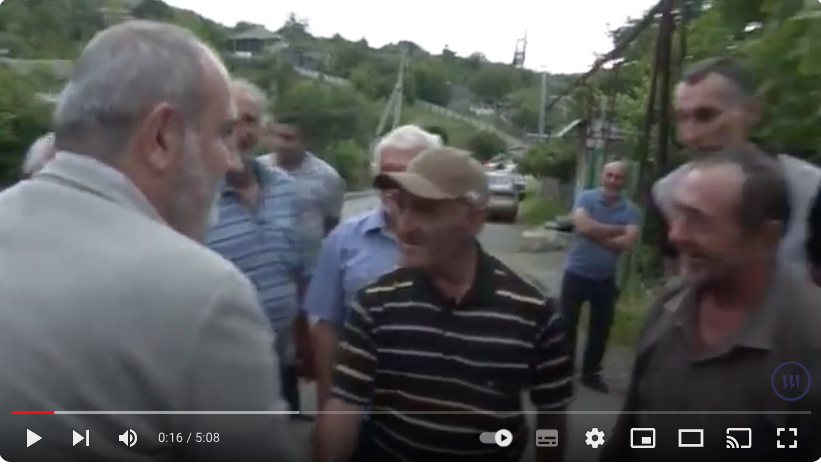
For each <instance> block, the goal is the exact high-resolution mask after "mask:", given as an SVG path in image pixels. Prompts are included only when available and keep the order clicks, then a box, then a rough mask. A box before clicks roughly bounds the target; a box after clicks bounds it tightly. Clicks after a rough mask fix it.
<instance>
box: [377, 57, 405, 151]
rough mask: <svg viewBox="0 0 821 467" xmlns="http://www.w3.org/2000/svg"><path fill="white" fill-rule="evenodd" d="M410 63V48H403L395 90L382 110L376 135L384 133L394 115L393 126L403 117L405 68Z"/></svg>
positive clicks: (397, 124)
mask: <svg viewBox="0 0 821 467" xmlns="http://www.w3.org/2000/svg"><path fill="white" fill-rule="evenodd" d="M407 64H408V49H407V48H404V49H403V50H402V58H401V59H400V60H399V71H398V72H397V73H396V84H395V85H394V86H393V91H392V92H391V95H390V97H388V102H386V103H385V110H384V111H383V112H382V117H381V118H380V119H379V126H378V127H377V128H376V136H380V135H382V133H384V132H385V127H386V126H387V124H388V119H389V118H390V117H391V116H392V117H393V119H392V120H391V124H392V126H391V128H396V127H397V126H399V122H400V120H401V119H402V102H403V101H404V100H405V96H404V94H405V69H406V68H407V66H408V65H407Z"/></svg>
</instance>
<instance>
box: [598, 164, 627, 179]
mask: <svg viewBox="0 0 821 467" xmlns="http://www.w3.org/2000/svg"><path fill="white" fill-rule="evenodd" d="M602 173H603V174H604V175H612V176H614V177H624V166H623V165H612V166H607V165H606V166H604V170H603V171H602Z"/></svg>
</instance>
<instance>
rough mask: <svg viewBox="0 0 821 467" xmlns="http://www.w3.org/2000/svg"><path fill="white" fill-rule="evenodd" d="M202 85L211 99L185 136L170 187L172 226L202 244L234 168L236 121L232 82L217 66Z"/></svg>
mask: <svg viewBox="0 0 821 467" xmlns="http://www.w3.org/2000/svg"><path fill="white" fill-rule="evenodd" d="M202 82H203V91H204V95H207V96H209V99H208V100H207V102H206V105H205V107H204V111H203V112H202V113H201V114H200V116H199V118H198V121H197V123H196V125H193V126H194V128H190V127H189V128H188V129H187V130H186V132H185V136H184V140H183V144H182V153H181V154H180V156H179V157H178V158H177V164H176V166H175V167H174V171H173V174H174V175H173V176H172V179H171V180H170V183H169V185H170V186H171V190H173V197H172V200H171V209H170V211H171V217H172V219H171V221H170V222H169V223H172V225H174V227H175V228H177V230H179V231H180V232H182V233H183V234H185V235H188V236H190V237H192V238H195V239H198V240H200V239H202V238H203V237H204V235H205V231H206V228H207V227H208V225H209V221H210V222H213V221H214V219H213V215H214V204H215V199H216V197H217V196H218V189H219V186H220V181H221V180H222V178H223V177H224V176H225V173H226V171H227V170H228V169H229V167H230V161H231V157H232V156H231V152H230V151H231V146H232V138H233V129H234V128H233V127H234V123H235V117H236V115H235V112H234V109H232V105H231V95H230V92H229V89H228V81H227V79H226V77H225V76H223V75H222V74H221V73H219V71H218V69H217V68H216V66H210V67H208V66H207V67H206V70H205V73H203V81H202Z"/></svg>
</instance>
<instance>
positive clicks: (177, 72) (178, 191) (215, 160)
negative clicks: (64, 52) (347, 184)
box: [0, 21, 290, 461]
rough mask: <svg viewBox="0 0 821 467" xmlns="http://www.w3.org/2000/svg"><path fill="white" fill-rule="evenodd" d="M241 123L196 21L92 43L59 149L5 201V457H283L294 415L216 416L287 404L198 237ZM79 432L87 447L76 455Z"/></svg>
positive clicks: (62, 109)
mask: <svg viewBox="0 0 821 467" xmlns="http://www.w3.org/2000/svg"><path fill="white" fill-rule="evenodd" d="M235 119H236V115H235V111H234V106H233V104H232V102H231V96H230V93H229V88H228V73H227V71H226V69H225V66H224V65H223V64H222V62H221V61H220V60H219V59H218V58H217V55H216V54H215V53H214V52H213V51H211V50H210V49H209V48H208V47H206V46H205V45H204V44H203V43H202V42H200V41H199V40H198V39H197V38H196V37H195V36H194V35H193V34H191V33H190V32H189V31H186V30H184V29H182V28H179V27H176V26H170V25H164V24H159V23H154V22H146V21H131V22H125V23H122V24H119V25H117V26H114V27H111V28H109V29H106V30H104V31H102V32H100V33H98V34H97V35H96V36H95V37H94V38H93V39H92V40H91V41H90V42H89V43H88V45H87V46H86V47H85V49H84V50H83V52H82V54H81V55H80V57H79V59H78V60H77V61H76V63H75V66H74V69H73V72H72V76H71V78H70V80H69V81H68V83H67V84H66V86H65V89H64V90H63V91H62V93H61V95H60V98H59V101H58V102H57V107H56V110H55V116H54V133H55V145H56V148H57V155H56V157H55V158H54V159H53V160H52V161H51V162H50V163H49V164H48V165H47V166H46V167H45V168H43V169H42V170H41V171H39V172H38V173H37V174H35V175H34V176H33V177H32V178H31V179H30V180H26V181H24V182H22V183H19V184H17V185H15V186H14V187H12V188H10V189H8V190H6V191H4V192H2V193H0V218H2V219H3V220H4V222H3V223H2V224H1V225H0V237H1V238H3V242H2V243H1V244H0V258H2V263H3V264H6V265H14V267H11V268H8V267H7V268H2V269H0V295H2V296H3V301H2V305H0V355H2V356H3V362H2V364H0V401H2V402H0V404H1V405H2V406H3V407H2V413H3V414H6V415H4V416H3V417H2V418H0V434H1V436H0V454H2V456H3V458H4V459H6V460H35V461H97V460H104V461H151V460H160V461H176V460H198V459H200V460H204V459H208V460H215V459H221V460H262V459H265V460H282V459H284V458H286V455H287V451H288V446H289V445H290V442H289V440H285V439H283V437H284V436H286V435H287V433H286V431H285V428H284V421H285V420H287V419H286V418H284V417H280V416H253V417H239V416H224V415H213V413H214V412H218V411H263V410H269V411H270V410H282V406H283V404H282V402H281V399H280V390H279V383H278V378H277V371H276V368H277V361H276V357H275V355H274V353H273V352H272V351H271V349H272V347H273V345H274V343H273V342H274V340H273V335H272V333H271V331H270V328H269V327H268V326H267V323H266V321H265V318H264V316H263V314H262V311H261V310H260V307H259V304H258V302H257V300H256V294H255V292H254V289H253V286H252V285H251V284H250V283H249V281H248V279H246V278H245V277H244V276H243V275H242V274H241V273H240V272H239V271H238V270H237V269H236V268H235V267H234V266H232V265H231V263H230V262H228V261H225V260H224V259H223V258H221V257H220V256H219V255H217V254H215V253H213V252H211V251H210V250H209V249H207V248H206V247H205V246H203V245H202V244H201V241H202V240H203V239H204V237H205V231H206V227H207V225H208V223H209V220H210V215H211V214H212V206H213V204H214V199H215V197H216V196H217V193H218V192H217V189H218V186H219V183H220V181H221V180H222V178H223V176H224V174H225V172H226V170H228V169H229V168H230V163H231V154H230V152H229V150H230V148H231V147H232V140H231V138H232V129H233V125H234V120H235ZM33 212H36V213H37V215H36V216H33V215H31V213H33ZM12 410H34V411H55V410H57V411H83V412H89V411H90V412H100V414H98V415H65V416H63V415H61V416H55V417H48V419H46V418H44V417H41V418H35V417H32V416H28V415H12V416H11V418H9V415H8V414H9V413H10V411H12ZM104 411H105V412H111V411H116V412H126V413H118V414H102V412H104ZM188 411H196V412H204V414H202V415H196V416H190V415H188V416H186V415H181V414H180V412H188ZM126 429H128V430H133V431H134V432H135V433H136V435H137V439H138V442H137V443H136V444H135V445H133V446H130V447H129V446H127V445H126V444H124V443H121V442H119V441H118V435H119V434H121V433H122V432H123V431H124V430H126ZM27 430H29V431H31V432H33V433H36V434H37V435H38V436H39V437H40V438H41V439H40V440H39V441H38V442H37V443H36V444H33V445H32V446H30V447H28V448H27V447H26V446H25V445H23V443H22V440H23V435H24V434H26V433H27ZM73 430H74V432H75V433H82V434H85V435H86V436H88V437H90V439H89V438H86V439H87V440H88V441H86V442H87V443H88V444H86V446H78V447H77V448H75V449H72V448H71V447H68V446H69V445H68V444H67V443H68V436H69V435H70V434H71V432H72V431H73ZM86 430H88V431H86ZM180 433H184V434H185V435H186V436H187V434H188V433H211V434H212V435H207V436H208V439H210V440H211V441H213V442H211V443H201V442H194V441H201V440H202V439H205V438H204V436H203V437H202V439H200V437H201V436H200V435H197V439H191V442H190V443H185V442H179V441H180V440H179V438H178V436H182V435H180ZM216 439H219V442H216ZM75 444H77V443H76V442H75Z"/></svg>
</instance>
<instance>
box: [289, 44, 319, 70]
mask: <svg viewBox="0 0 821 467" xmlns="http://www.w3.org/2000/svg"><path fill="white" fill-rule="evenodd" d="M277 54H278V55H279V56H280V57H282V58H283V59H284V60H285V61H287V62H288V63H290V64H292V65H293V66H295V67H299V68H304V69H306V70H312V71H318V70H321V69H322V68H323V65H324V64H325V63H327V62H328V58H329V57H328V54H327V53H325V52H323V51H321V50H312V49H302V48H297V47H285V48H282V49H281V50H279V51H278V52H277Z"/></svg>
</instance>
